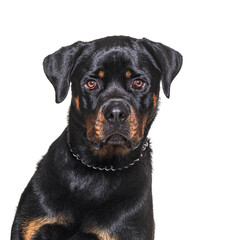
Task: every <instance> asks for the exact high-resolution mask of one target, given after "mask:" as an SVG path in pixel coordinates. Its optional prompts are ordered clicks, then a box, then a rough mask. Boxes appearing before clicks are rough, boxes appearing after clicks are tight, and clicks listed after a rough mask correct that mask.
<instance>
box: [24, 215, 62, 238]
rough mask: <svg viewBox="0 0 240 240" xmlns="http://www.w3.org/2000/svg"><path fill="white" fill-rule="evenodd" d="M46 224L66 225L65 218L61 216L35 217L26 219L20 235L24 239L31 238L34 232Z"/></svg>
mask: <svg viewBox="0 0 240 240" xmlns="http://www.w3.org/2000/svg"><path fill="white" fill-rule="evenodd" d="M46 224H59V225H67V220H66V219H65V218H64V217H63V216H57V217H53V218H49V217H42V218H35V219H33V220H26V221H25V222H24V223H23V228H22V235H23V239H24V240H31V238H32V237H33V236H34V235H35V234H36V232H37V231H38V230H39V229H40V228H41V227H42V226H44V225H46Z"/></svg>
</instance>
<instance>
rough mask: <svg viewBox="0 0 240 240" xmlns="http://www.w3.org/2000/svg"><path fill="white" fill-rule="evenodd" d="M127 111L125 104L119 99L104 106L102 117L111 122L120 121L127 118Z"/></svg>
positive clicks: (128, 111)
mask: <svg viewBox="0 0 240 240" xmlns="http://www.w3.org/2000/svg"><path fill="white" fill-rule="evenodd" d="M129 113H130V110H129V107H128V106H127V105H125V104H124V103H123V102H120V101H114V102H110V103H109V104H108V106H107V107H106V108H105V111H104V117H105V118H106V119H107V120H108V121H109V122H111V123H121V122H124V121H125V120H126V119H127V117H128V116H129Z"/></svg>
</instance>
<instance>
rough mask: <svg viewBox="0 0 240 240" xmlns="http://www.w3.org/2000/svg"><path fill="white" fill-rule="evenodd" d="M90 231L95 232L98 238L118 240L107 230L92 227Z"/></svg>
mask: <svg viewBox="0 0 240 240" xmlns="http://www.w3.org/2000/svg"><path fill="white" fill-rule="evenodd" d="M90 233H93V234H95V235H96V236H97V237H98V238H99V240H118V239H117V238H115V237H114V236H112V234H110V233H109V232H107V231H104V230H100V229H98V228H94V229H92V230H91V231H90Z"/></svg>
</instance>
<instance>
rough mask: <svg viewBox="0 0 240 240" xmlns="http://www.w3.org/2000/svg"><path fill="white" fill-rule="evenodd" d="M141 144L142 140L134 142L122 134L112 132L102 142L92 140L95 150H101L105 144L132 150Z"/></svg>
mask: <svg viewBox="0 0 240 240" xmlns="http://www.w3.org/2000/svg"><path fill="white" fill-rule="evenodd" d="M139 145H140V141H138V142H134V141H131V140H129V139H128V138H127V137H125V136H123V135H121V134H117V133H116V134H112V135H110V136H108V137H107V138H105V139H103V140H102V141H101V142H92V146H93V148H94V149H95V150H99V149H101V148H103V147H105V146H112V147H119V146H123V147H127V148H129V149H131V150H134V149H136V148H137V147H138V146H139Z"/></svg>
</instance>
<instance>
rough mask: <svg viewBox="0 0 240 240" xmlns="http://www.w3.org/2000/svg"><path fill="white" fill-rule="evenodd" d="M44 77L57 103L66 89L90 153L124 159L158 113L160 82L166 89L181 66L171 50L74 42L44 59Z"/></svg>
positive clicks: (145, 44)
mask: <svg viewBox="0 0 240 240" xmlns="http://www.w3.org/2000/svg"><path fill="white" fill-rule="evenodd" d="M43 65H44V71H45V74H46V76H47V77H48V79H49V80H50V82H51V83H52V85H53V87H54V89H55V92H56V102H57V103H60V102H62V101H63V100H64V99H65V97H66V96H67V94H68V91H69V87H70V83H71V84H72V104H71V107H72V108H73V109H74V111H75V115H74V118H75V119H76V120H75V122H79V123H81V125H83V126H84V128H85V135H86V138H87V140H88V142H89V144H90V145H91V149H92V151H93V152H94V153H95V154H97V155H106V154H107V153H109V151H110V149H114V152H115V153H119V154H123V155H124V154H127V153H128V152H129V151H132V150H134V149H136V148H137V147H138V146H139V144H140V143H141V142H142V140H143V139H144V138H145V136H146V135H147V133H148V130H149V128H150V126H151V123H152V121H153V119H154V117H155V116H156V112H157V108H158V98H159V89H160V81H162V86H163V91H164V93H165V95H166V96H167V97H168V98H169V96H170V85H171V82H172V80H173V79H174V78H175V76H176V75H177V73H178V72H179V70H180V68H181V66H182V56H181V55H180V54H179V53H178V52H177V51H175V50H173V49H171V48H169V47H167V46H165V45H163V44H161V43H156V42H152V41H150V40H148V39H134V38H130V37H124V36H115V37H107V38H103V39H98V40H95V41H92V42H76V43H74V44H72V45H70V46H67V47H63V48H61V49H60V50H58V51H57V52H55V53H53V54H51V55H49V56H47V57H46V58H45V59H44V63H43Z"/></svg>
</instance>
